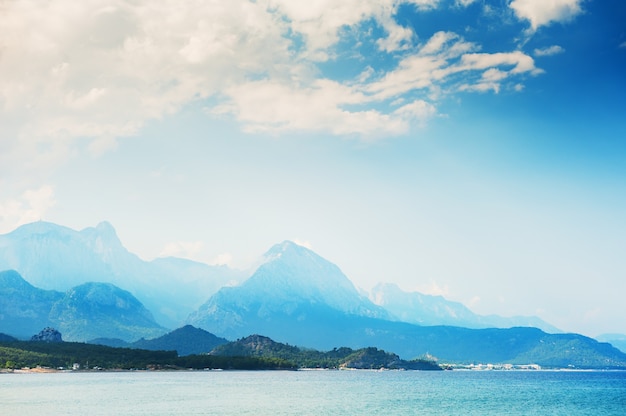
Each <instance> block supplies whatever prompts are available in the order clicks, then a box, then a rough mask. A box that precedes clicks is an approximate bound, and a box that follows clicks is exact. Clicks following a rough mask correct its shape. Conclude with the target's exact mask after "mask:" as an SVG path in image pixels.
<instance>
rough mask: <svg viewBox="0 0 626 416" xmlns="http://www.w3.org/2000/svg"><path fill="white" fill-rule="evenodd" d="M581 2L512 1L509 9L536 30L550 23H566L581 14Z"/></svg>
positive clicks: (575, 0) (576, 0)
mask: <svg viewBox="0 0 626 416" xmlns="http://www.w3.org/2000/svg"><path fill="white" fill-rule="evenodd" d="M582 1H583V0H513V1H512V2H511V3H510V4H509V7H510V8H511V9H513V10H514V11H515V14H516V15H517V17H519V18H520V19H526V20H528V21H530V26H531V28H532V29H533V30H536V29H537V28H539V27H540V26H546V25H549V24H550V23H552V22H567V21H570V20H572V19H573V18H574V17H576V16H577V15H579V14H580V13H582V8H581V7H580V5H581V3H582Z"/></svg>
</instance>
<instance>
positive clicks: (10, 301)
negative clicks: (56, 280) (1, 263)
mask: <svg viewBox="0 0 626 416" xmlns="http://www.w3.org/2000/svg"><path fill="white" fill-rule="evenodd" d="M62 297H63V293H61V292H56V291H53V290H43V289H39V288H36V287H34V286H33V285H31V284H30V283H28V282H27V281H26V280H24V279H23V278H22V276H20V274H19V273H17V272H16V271H14V270H7V271H2V272H0V332H4V333H7V334H11V335H13V336H16V337H19V338H24V339H26V338H30V337H31V336H32V335H33V334H36V333H37V332H39V331H40V330H41V329H42V328H45V327H48V326H52V325H53V323H52V321H51V320H50V318H49V314H50V310H51V309H52V306H53V305H54V304H55V303H56V302H58V301H59V300H60V299H61V298H62Z"/></svg>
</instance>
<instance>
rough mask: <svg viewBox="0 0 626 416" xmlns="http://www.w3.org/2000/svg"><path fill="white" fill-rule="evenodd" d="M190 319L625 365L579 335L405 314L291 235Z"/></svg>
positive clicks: (293, 339)
mask: <svg viewBox="0 0 626 416" xmlns="http://www.w3.org/2000/svg"><path fill="white" fill-rule="evenodd" d="M188 323H190V324H192V325H194V326H197V327H199V328H202V329H205V330H207V331H209V332H212V333H214V334H216V335H217V336H222V337H225V338H228V339H237V338H241V337H245V336H247V335H249V334H263V335H265V336H268V337H270V338H272V339H275V340H277V341H278V342H281V343H288V344H291V345H299V346H305V347H308V348H315V349H319V350H330V349H332V348H334V347H338V346H345V347H348V348H356V349H359V348H365V347H375V348H379V349H383V350H385V351H393V352H395V353H397V354H398V355H399V356H400V357H403V358H404V359H411V358H416V357H423V356H435V357H438V358H439V359H441V360H442V361H447V362H458V363H472V362H484V363H489V362H491V363H511V364H530V363H535V364H539V365H542V366H555V367H567V366H575V367H585V368H613V367H620V368H626V354H624V353H622V352H620V351H619V350H617V349H616V348H613V347H612V346H611V345H609V344H605V343H599V342H597V341H595V340H593V339H591V338H587V337H583V336H581V335H576V334H548V333H545V332H544V331H541V330H540V329H537V328H528V327H514V328H508V329H497V328H487V329H470V328H461V327H456V326H443V325H439V326H420V325H415V324H410V323H406V322H399V321H397V320H394V318H393V316H392V315H391V314H389V313H388V312H387V311H385V310H384V309H383V308H381V307H380V306H377V305H374V304H373V303H372V302H371V301H370V300H369V299H367V298H366V297H364V296H362V295H360V294H359V293H358V291H357V290H356V289H355V288H354V286H353V285H352V284H351V283H350V281H349V280H348V279H347V278H346V277H345V275H343V273H341V271H340V270H339V269H338V268H337V267H336V266H334V265H333V264H332V263H329V262H328V261H326V260H324V259H322V258H321V257H319V256H318V255H316V254H315V253H313V252H312V251H310V250H308V249H306V248H304V247H300V246H297V245H296V244H294V243H291V242H283V243H281V244H279V245H276V246H274V247H273V248H272V249H271V250H270V251H269V252H268V253H267V255H266V259H265V263H263V264H262V265H261V266H260V267H259V268H258V269H257V270H256V271H255V273H254V274H253V275H252V276H251V277H250V278H249V279H248V280H246V281H245V282H244V283H242V284H241V285H240V286H236V287H226V288H222V289H221V290H219V291H218V292H217V293H216V294H215V295H213V296H212V297H211V298H209V300H208V301H207V302H206V303H205V304H204V305H203V306H201V307H200V308H199V309H198V311H196V312H195V313H193V314H191V315H190V317H189V319H188Z"/></svg>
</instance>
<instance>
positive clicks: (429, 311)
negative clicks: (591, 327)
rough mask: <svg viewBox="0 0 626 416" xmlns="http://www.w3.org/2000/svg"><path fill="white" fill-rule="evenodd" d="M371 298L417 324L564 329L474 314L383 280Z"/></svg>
mask: <svg viewBox="0 0 626 416" xmlns="http://www.w3.org/2000/svg"><path fill="white" fill-rule="evenodd" d="M370 300H371V301H372V302H373V303H375V304H376V305H379V306H381V307H383V308H385V309H386V310H387V311H388V312H389V313H390V314H391V315H392V316H393V317H394V318H395V319H396V320H398V321H401V322H408V323H412V324H418V325H452V326H462V327H466V328H511V327H515V326H528V327H535V328H539V329H542V330H544V331H546V332H551V333H557V332H561V331H559V329H557V328H556V327H554V326H552V325H550V324H548V323H547V322H545V321H543V320H541V319H540V318H537V317H533V316H529V317H526V316H516V317H510V318H507V317H502V316H497V315H488V316H482V315H477V314H475V313H473V312H472V311H471V310H469V309H468V308H467V307H466V306H465V305H463V304H462V303H459V302H451V301H449V300H446V299H445V298H443V297H442V296H431V295H425V294H422V293H419V292H411V293H409V292H404V291H403V290H402V289H400V288H399V287H398V286H397V285H395V284H392V283H380V284H378V285H377V286H376V287H374V289H372V292H371V293H370Z"/></svg>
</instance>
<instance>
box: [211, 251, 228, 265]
mask: <svg viewBox="0 0 626 416" xmlns="http://www.w3.org/2000/svg"><path fill="white" fill-rule="evenodd" d="M209 264H212V265H214V266H232V264H233V255H232V254H230V253H222V254H219V255H218V256H217V257H215V258H214V259H213V260H212V261H210V262H209Z"/></svg>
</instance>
